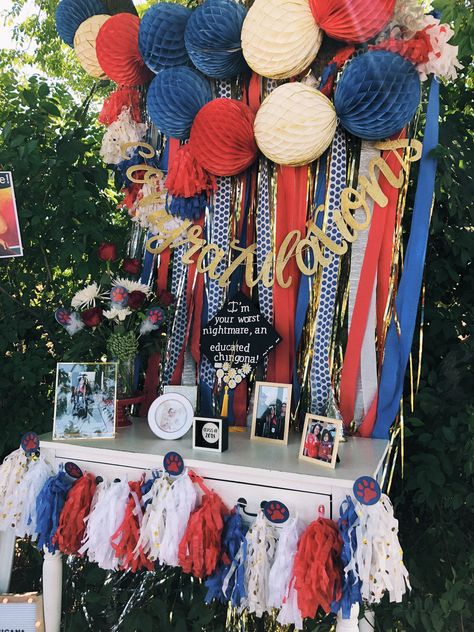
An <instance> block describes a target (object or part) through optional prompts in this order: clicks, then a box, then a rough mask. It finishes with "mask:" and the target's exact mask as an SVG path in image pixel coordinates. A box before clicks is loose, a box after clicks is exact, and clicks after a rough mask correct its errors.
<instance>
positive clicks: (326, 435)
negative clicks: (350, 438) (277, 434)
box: [299, 413, 342, 469]
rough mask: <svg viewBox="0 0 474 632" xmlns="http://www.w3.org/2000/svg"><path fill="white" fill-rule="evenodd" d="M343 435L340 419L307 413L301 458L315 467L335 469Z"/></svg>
mask: <svg viewBox="0 0 474 632" xmlns="http://www.w3.org/2000/svg"><path fill="white" fill-rule="evenodd" d="M341 433H342V421H341V420H340V419H331V418H330V417H322V416H320V415H312V414H311V413H306V417H305V421H304V428H303V434H302V436H301V444H300V452H299V458H300V459H301V460H302V461H307V462H308V463H312V464H313V465H320V466H322V467H330V468H332V469H334V468H335V467H336V460H337V452H338V449H339V441H340V438H341ZM318 437H321V439H318Z"/></svg>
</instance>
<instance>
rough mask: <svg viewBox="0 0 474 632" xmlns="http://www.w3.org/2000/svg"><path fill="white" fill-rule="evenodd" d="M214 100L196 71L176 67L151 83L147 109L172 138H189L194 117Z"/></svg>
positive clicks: (202, 78) (163, 72)
mask: <svg viewBox="0 0 474 632" xmlns="http://www.w3.org/2000/svg"><path fill="white" fill-rule="evenodd" d="M211 99H212V93H211V87H210V85H209V81H208V80H207V79H205V78H204V77H203V76H202V75H200V74H199V73H198V72H196V70H192V69H191V68H188V67H186V66H176V67H175V68H166V69H165V70H162V71H161V72H160V73H159V74H158V75H157V76H156V77H155V78H154V79H153V81H152V82H151V84H150V87H149V89H148V95H147V108H148V113H149V115H150V118H151V120H152V121H153V123H154V124H155V125H156V127H157V128H158V129H159V130H160V131H161V132H163V134H166V135H167V136H171V137H172V138H179V139H181V140H185V139H186V138H189V132H190V130H191V125H192V124H193V121H194V117H195V116H196V114H197V113H198V112H199V110H200V109H201V108H202V106H203V105H205V104H206V103H207V102H208V101H210V100H211Z"/></svg>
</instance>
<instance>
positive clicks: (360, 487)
mask: <svg viewBox="0 0 474 632" xmlns="http://www.w3.org/2000/svg"><path fill="white" fill-rule="evenodd" d="M352 489H353V492H354V496H355V497H356V499H357V500H358V501H359V502H360V503H361V504H362V505H375V503H377V502H378V501H379V499H380V495H381V494H382V491H381V489H380V485H379V484H378V483H377V481H376V480H375V479H374V478H372V477H371V476H360V477H359V478H358V479H357V480H356V482H355V483H354V487H353V488H352Z"/></svg>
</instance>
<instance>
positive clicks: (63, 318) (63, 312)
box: [54, 307, 71, 326]
mask: <svg viewBox="0 0 474 632" xmlns="http://www.w3.org/2000/svg"><path fill="white" fill-rule="evenodd" d="M54 317H55V318H56V321H57V322H58V323H59V324H60V325H63V326H65V325H69V323H70V322H71V310H70V309H66V308H65V307H60V308H59V309H57V310H56V311H55V312H54Z"/></svg>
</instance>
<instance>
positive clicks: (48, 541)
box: [36, 470, 76, 553]
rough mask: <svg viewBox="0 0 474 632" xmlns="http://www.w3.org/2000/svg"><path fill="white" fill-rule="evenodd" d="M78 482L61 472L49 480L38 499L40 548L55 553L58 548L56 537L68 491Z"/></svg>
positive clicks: (37, 529) (37, 512)
mask: <svg viewBox="0 0 474 632" xmlns="http://www.w3.org/2000/svg"><path fill="white" fill-rule="evenodd" d="M75 482H76V481H75V480H74V479H72V478H71V477H70V476H68V475H67V474H66V472H64V471H63V470H60V471H59V472H58V473H57V474H56V475H55V476H51V477H50V478H48V480H47V481H46V483H45V484H44V485H43V487H42V489H41V491H40V493H39V494H38V498H37V499H36V531H37V532H38V548H39V549H42V548H43V547H47V548H48V551H49V552H50V553H54V552H55V551H56V550H57V548H58V546H57V544H56V543H55V542H54V535H55V533H56V530H57V528H58V525H59V519H60V515H61V511H62V509H63V507H64V504H65V502H66V496H67V493H68V491H69V490H70V489H71V487H72V486H73V485H74V483H75Z"/></svg>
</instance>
